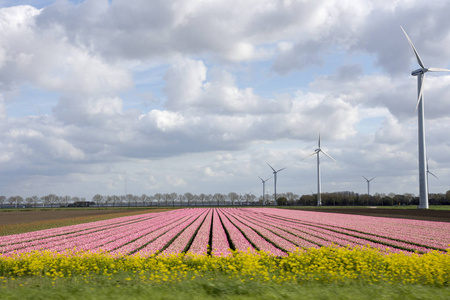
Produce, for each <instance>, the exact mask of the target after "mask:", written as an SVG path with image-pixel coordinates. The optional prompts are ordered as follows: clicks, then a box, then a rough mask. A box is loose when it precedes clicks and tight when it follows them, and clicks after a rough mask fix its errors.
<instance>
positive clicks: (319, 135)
mask: <svg viewBox="0 0 450 300" xmlns="http://www.w3.org/2000/svg"><path fill="white" fill-rule="evenodd" d="M317 145H318V146H319V149H320V130H319V142H318V143H317Z"/></svg>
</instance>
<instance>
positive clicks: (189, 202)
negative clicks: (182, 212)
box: [184, 193, 194, 206]
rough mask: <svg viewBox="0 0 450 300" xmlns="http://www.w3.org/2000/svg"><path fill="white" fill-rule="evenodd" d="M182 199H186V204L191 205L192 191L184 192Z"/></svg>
mask: <svg viewBox="0 0 450 300" xmlns="http://www.w3.org/2000/svg"><path fill="white" fill-rule="evenodd" d="M184 199H186V201H187V205H188V206H190V205H191V201H192V200H194V195H193V194H192V193H184Z"/></svg>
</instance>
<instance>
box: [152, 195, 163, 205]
mask: <svg viewBox="0 0 450 300" xmlns="http://www.w3.org/2000/svg"><path fill="white" fill-rule="evenodd" d="M153 197H154V198H155V200H156V202H158V206H160V202H161V199H162V198H163V196H162V195H161V194H160V193H156V194H155V195H154V196H153Z"/></svg>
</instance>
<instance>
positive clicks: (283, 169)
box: [277, 167, 287, 173]
mask: <svg viewBox="0 0 450 300" xmlns="http://www.w3.org/2000/svg"><path fill="white" fill-rule="evenodd" d="M286 168H287V167H284V168H283V169H279V170H278V171H277V173H278V172H280V171H283V170H284V169H286Z"/></svg>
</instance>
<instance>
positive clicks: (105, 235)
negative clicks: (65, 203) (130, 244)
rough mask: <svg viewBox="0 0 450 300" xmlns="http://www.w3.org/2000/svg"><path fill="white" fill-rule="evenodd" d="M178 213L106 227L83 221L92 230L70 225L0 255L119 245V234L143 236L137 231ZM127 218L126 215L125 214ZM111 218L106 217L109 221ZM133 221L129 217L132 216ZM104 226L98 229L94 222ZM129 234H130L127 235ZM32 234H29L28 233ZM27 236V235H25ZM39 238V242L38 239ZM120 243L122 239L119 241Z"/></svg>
mask: <svg viewBox="0 0 450 300" xmlns="http://www.w3.org/2000/svg"><path fill="white" fill-rule="evenodd" d="M180 216H181V215H180V214H179V213H178V214H160V215H159V216H156V217H152V218H150V219H149V218H139V219H140V221H138V222H135V221H132V222H128V223H124V222H123V218H117V219H113V220H115V221H116V223H118V224H119V225H118V226H109V225H111V224H105V222H104V221H100V222H94V223H87V224H92V226H93V227H94V229H93V230H86V229H85V228H84V227H83V228H79V226H78V225H74V226H68V227H72V230H70V231H69V232H71V233H69V234H66V235H57V236H54V235H53V236H50V237H49V238H40V239H38V240H35V239H32V240H30V241H29V242H23V243H16V244H13V245H10V246H7V247H8V248H9V249H7V250H3V251H2V253H3V254H6V255H8V254H11V253H12V252H16V253H25V252H30V251H33V250H44V249H45V250H52V251H64V250H66V249H73V248H77V249H80V250H94V249H97V250H99V247H100V246H103V245H108V242H110V241H112V242H113V243H115V244H116V245H115V247H114V248H117V247H119V246H122V245H123V244H120V243H118V241H120V240H122V239H123V237H124V236H125V238H126V239H127V240H129V239H130V237H131V236H136V235H143V234H145V232H141V230H142V229H143V228H144V229H146V230H147V231H152V230H154V229H155V227H158V226H165V225H164V224H161V222H165V223H166V224H167V222H170V221H171V220H175V221H177V220H180ZM126 219H127V220H129V218H128V217H126ZM113 220H109V221H110V222H113ZM132 220H133V219H132ZM99 224H100V225H105V226H104V227H103V228H104V230H101V229H100V227H98V226H97V225H99ZM77 229H81V230H80V231H75V230H77ZM130 233H132V234H130ZM30 234H32V233H30ZM27 238H30V237H27ZM39 241H40V242H39ZM122 243H123V241H122ZM105 249H108V250H112V249H111V248H108V247H105Z"/></svg>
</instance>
